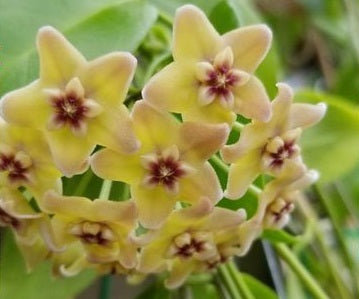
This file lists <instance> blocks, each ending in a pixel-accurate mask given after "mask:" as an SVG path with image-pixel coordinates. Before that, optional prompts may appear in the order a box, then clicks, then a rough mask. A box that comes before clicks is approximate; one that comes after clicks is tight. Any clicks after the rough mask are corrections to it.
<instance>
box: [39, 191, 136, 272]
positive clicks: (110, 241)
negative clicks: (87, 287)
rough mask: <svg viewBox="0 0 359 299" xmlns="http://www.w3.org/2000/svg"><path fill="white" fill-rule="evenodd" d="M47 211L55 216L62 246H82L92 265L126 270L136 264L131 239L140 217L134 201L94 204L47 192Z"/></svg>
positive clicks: (103, 201) (105, 201) (56, 230)
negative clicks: (109, 264) (115, 263)
mask: <svg viewBox="0 0 359 299" xmlns="http://www.w3.org/2000/svg"><path fill="white" fill-rule="evenodd" d="M44 208H46V210H47V211H48V212H50V213H54V214H55V215H54V217H53V218H52V226H53V230H54V232H55V233H56V236H57V242H58V244H59V245H61V246H65V247H66V246H70V245H71V244H72V243H76V242H80V243H81V244H82V246H83V248H84V249H85V252H86V258H87V260H88V261H89V262H92V263H107V262H112V261H119V262H121V264H122V265H123V266H124V267H126V268H132V267H134V265H135V264H136V247H135V245H134V244H133V243H132V242H131V241H130V238H129V235H130V233H131V232H132V230H133V229H134V227H135V224H136V216H137V213H136V207H135V205H134V202H133V201H124V202H115V201H109V200H104V199H96V200H94V201H91V200H89V199H88V198H85V197H76V196H61V195H59V194H57V193H56V192H54V191H48V192H47V193H46V194H45V196H44Z"/></svg>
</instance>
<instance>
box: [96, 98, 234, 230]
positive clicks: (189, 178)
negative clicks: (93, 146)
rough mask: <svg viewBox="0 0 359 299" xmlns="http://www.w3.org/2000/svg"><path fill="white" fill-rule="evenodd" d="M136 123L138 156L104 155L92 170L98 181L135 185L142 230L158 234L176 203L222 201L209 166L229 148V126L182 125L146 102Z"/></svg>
mask: <svg viewBox="0 0 359 299" xmlns="http://www.w3.org/2000/svg"><path fill="white" fill-rule="evenodd" d="M132 117H133V124H134V129H135V132H136V134H137V136H138V138H139V140H140V142H141V148H140V149H139V151H138V152H136V153H135V154H131V155H126V154H121V153H118V152H115V151H112V150H110V149H104V150H101V151H98V152H96V153H95V154H94V156H93V158H92V162H91V164H92V169H93V171H94V172H95V173H96V174H97V175H98V176H100V177H102V178H105V179H110V180H115V181H123V182H126V183H128V184H130V185H131V194H132V197H133V199H134V200H135V201H136V204H137V207H138V210H139V221H140V222H141V224H142V225H143V226H145V227H146V228H151V229H156V228H158V227H159V226H160V225H161V224H162V222H163V221H164V220H165V218H166V217H167V216H168V215H169V214H170V212H171V211H172V210H173V208H174V206H175V203H176V201H184V202H188V203H194V202H196V201H198V200H199V198H200V197H201V196H207V197H208V198H209V199H210V200H211V201H212V203H213V204H215V203H216V202H217V201H218V200H219V199H221V198H222V190H221V187H220V185H219V181H218V178H217V175H216V172H215V171H214V170H213V168H212V167H211V166H210V164H209V163H208V162H206V160H207V159H209V158H210V157H211V155H213V154H214V153H215V152H216V151H218V150H219V148H221V146H222V145H223V144H224V143H225V141H226V138H227V135H228V131H229V128H228V126H227V125H226V124H220V125H208V124H199V123H192V122H184V123H180V122H179V121H176V119H175V118H174V117H172V115H171V114H169V113H166V112H163V111H159V110H156V109H155V108H152V107H151V106H149V105H148V103H146V102H145V101H138V102H136V104H135V105H134V107H133V110H132Z"/></svg>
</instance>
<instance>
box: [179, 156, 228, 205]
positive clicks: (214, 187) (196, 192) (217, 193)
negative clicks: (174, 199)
mask: <svg viewBox="0 0 359 299" xmlns="http://www.w3.org/2000/svg"><path fill="white" fill-rule="evenodd" d="M196 170H197V171H196V172H195V173H193V174H192V175H189V176H188V177H184V178H183V179H181V181H180V194H179V195H180V198H181V200H183V201H186V202H190V203H195V202H198V201H199V200H200V199H201V198H202V197H206V198H208V199H209V200H210V201H211V202H212V203H213V204H215V203H217V202H218V201H219V200H220V199H221V198H222V196H223V192H222V188H221V185H220V183H219V180H218V176H217V174H216V172H215V171H214V169H213V168H212V166H211V165H210V164H209V163H208V162H206V163H205V164H204V165H203V166H198V167H197V168H196Z"/></svg>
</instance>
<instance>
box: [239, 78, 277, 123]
mask: <svg viewBox="0 0 359 299" xmlns="http://www.w3.org/2000/svg"><path fill="white" fill-rule="evenodd" d="M234 97H235V100H234V108H233V109H234V111H235V112H236V113H238V114H242V115H243V116H245V117H247V118H252V119H256V120H259V121H262V122H267V121H269V120H270V118H271V116H272V111H271V104H270V100H269V97H268V95H267V92H266V90H265V87H264V85H263V83H262V82H261V81H260V80H259V79H258V78H256V77H255V76H252V77H251V78H250V79H249V80H248V81H247V83H246V84H244V85H240V86H238V87H237V88H236V89H235V91H234Z"/></svg>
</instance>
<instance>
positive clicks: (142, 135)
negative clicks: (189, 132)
mask: <svg viewBox="0 0 359 299" xmlns="http://www.w3.org/2000/svg"><path fill="white" fill-rule="evenodd" d="M132 117H133V123H134V124H133V126H134V128H135V133H136V135H137V136H138V139H139V140H140V141H141V151H144V152H147V151H153V149H154V148H157V149H165V148H167V147H170V146H171V145H173V144H175V141H176V139H177V134H176V132H177V131H178V128H179V127H180V123H179V122H178V121H177V120H176V119H175V118H174V117H173V116H172V115H171V114H169V113H166V112H163V111H159V110H157V109H155V108H153V107H151V106H150V105H149V104H148V103H147V102H145V101H143V100H142V101H137V102H136V103H135V105H134V106H133V109H132Z"/></svg>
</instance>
